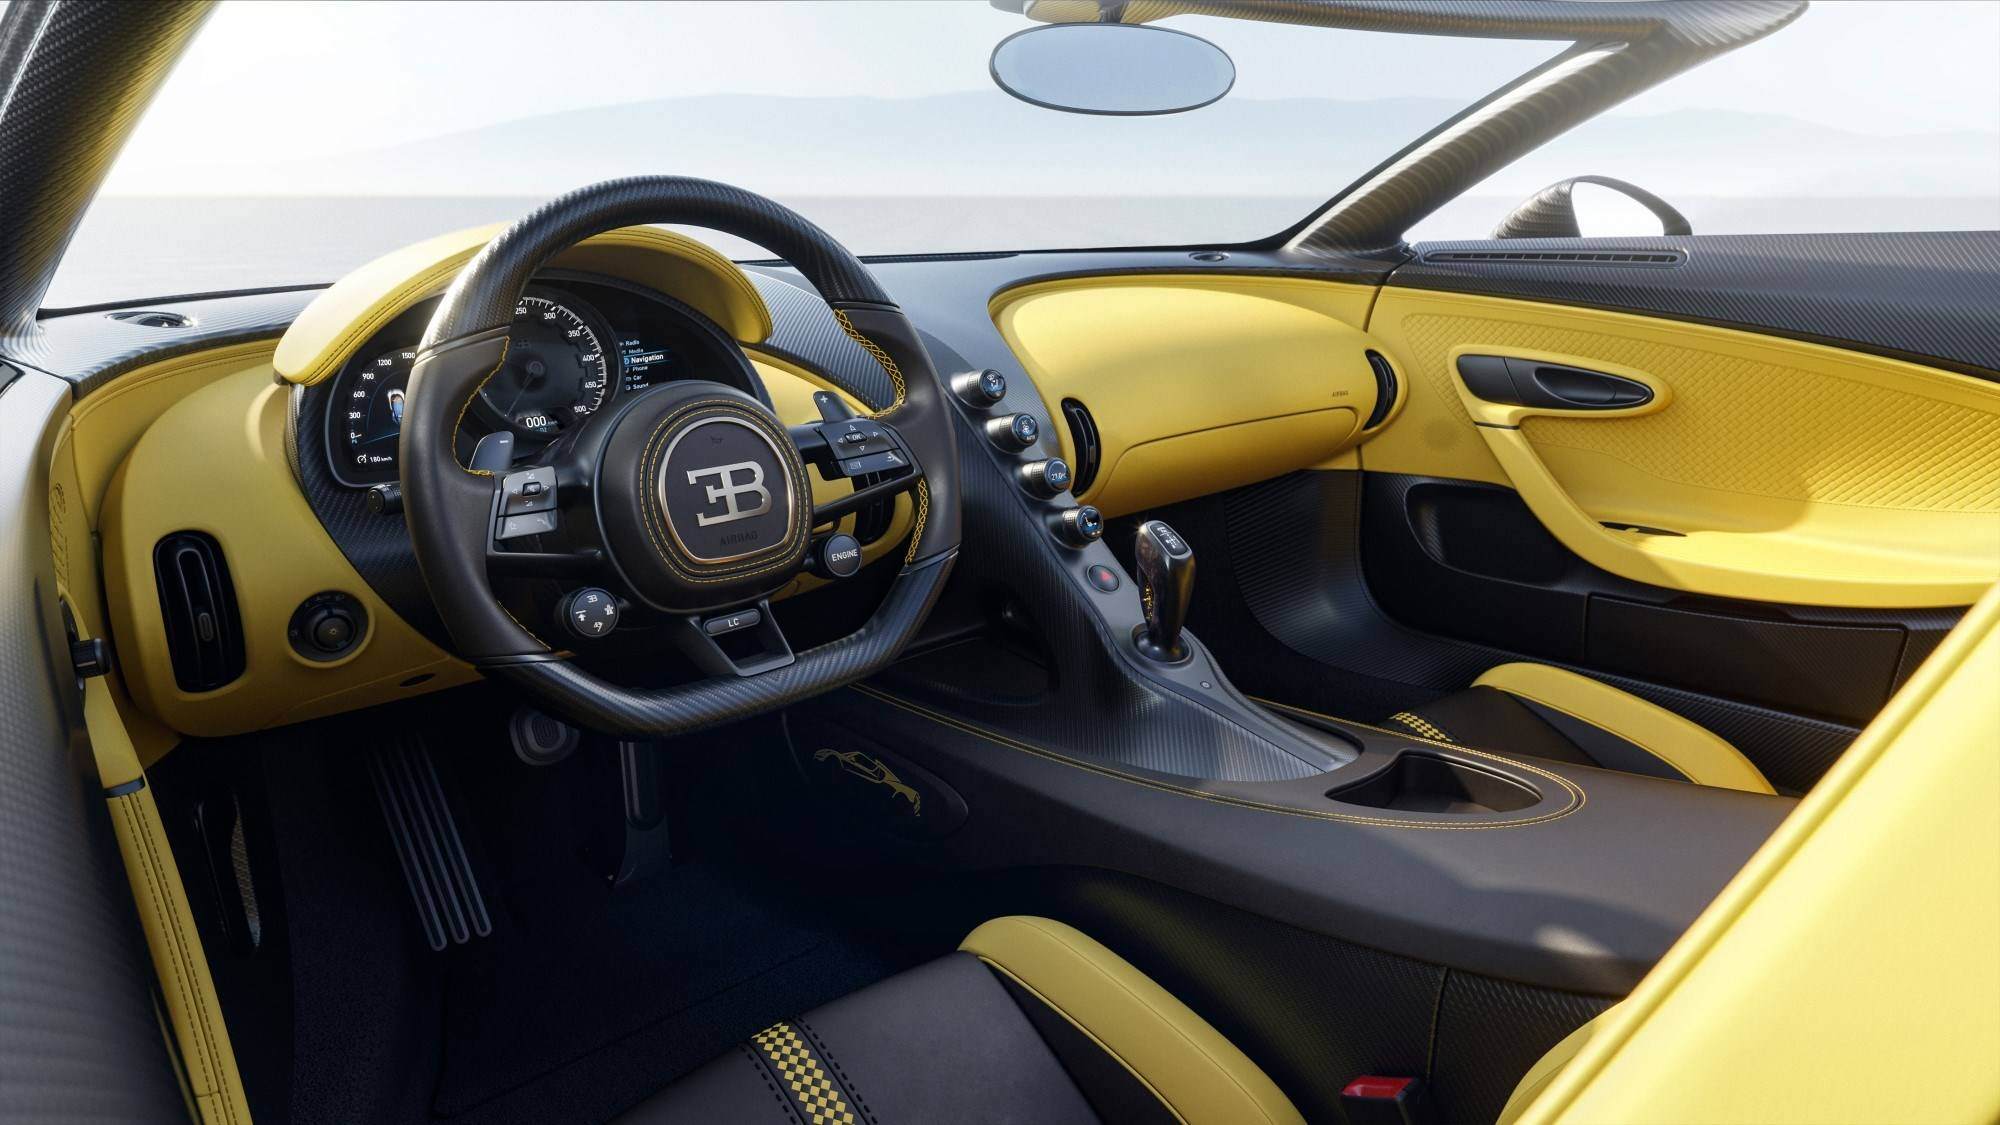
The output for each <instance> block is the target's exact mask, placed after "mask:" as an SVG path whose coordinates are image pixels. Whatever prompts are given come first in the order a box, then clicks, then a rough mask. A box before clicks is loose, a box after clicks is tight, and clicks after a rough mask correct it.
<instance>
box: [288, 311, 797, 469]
mask: <svg viewBox="0 0 2000 1125" xmlns="http://www.w3.org/2000/svg"><path fill="white" fill-rule="evenodd" d="M437 304H438V300H437V299H436V298H433V299H431V300H427V301H423V302H421V303H419V304H417V305H416V306H414V307H412V308H411V309H409V310H408V311H407V312H405V313H403V314H402V315H400V316H398V317H397V318H396V319H395V320H394V321H392V322H390V323H389V324H388V325H387V326H386V327H384V328H383V329H382V330H381V331H379V332H377V333H376V334H375V335H374V336H372V337H370V338H369V340H368V341H367V342H366V343H364V344H363V345H362V346H360V347H359V348H357V349H355V352H354V355H353V356H352V357H350V358H349V359H348V360H347V362H346V363H345V364H344V365H343V366H342V367H341V369H340V371H339V373H338V374H337V375H335V377H334V378H333V380H332V385H331V387H330V388H329V391H328V393H327V394H326V395H325V397H324V400H323V402H324V406H323V410H324V413H325V417H324V420H323V432H324V434H325V449H326V457H327V468H328V470H329V471H330V472H331V473H332V475H333V478H334V480H335V481H337V482H338V483H340V484H342V485H346V486H348V487H352V488H367V487H371V486H373V485H377V484H386V483H388V482H390V481H394V480H395V479H396V477H397V472H398V469H399V466H398V464H397V449H398V444H399V439H400V437H401V435H402V424H403V406H404V402H405V400H406V398H407V396H408V393H409V384H410V369H411V367H412V365H413V364H414V363H415V361H416V357H417V345H418V342H419V340H420V339H421V338H422V336H423V333H424V329H425V327H426V326H428V324H429V323H430V318H431V315H432V314H433V313H434V312H435V311H436V309H437ZM682 379H708V380H713V381H716V382H720V383H726V384H728V385H730V386H733V387H736V388H737V389H739V390H743V391H746V392H748V393H750V394H752V395H755V396H757V397H758V398H760V399H761V398H765V397H766V396H765V394H764V392H763V390H762V389H761V387H760V386H759V383H758V380H757V379H756V377H755V375H754V374H753V372H752V369H751V367H750V365H749V363H748V361H746V360H745V359H744V357H743V353H742V351H741V349H740V348H738V347H737V346H736V344H735V342H734V341H732V340H730V339H729V337H728V336H727V335H725V334H724V333H723V331H722V330H721V329H720V328H719V327H717V326H716V325H715V324H714V323H713V322H712V321H710V320H708V319H707V318H706V317H704V316H702V315H701V314H700V313H698V312H696V311H695V310H693V309H691V308H689V307H687V306H686V305H684V304H682V303H680V302H679V301H676V300H674V299H672V298H670V297H666V296H664V295H662V294H659V293H655V292H653V291H651V290H648V289H644V288H642V287H640V286H637V285H632V284H629V283H625V282H620V281H616V280H613V279H610V278H602V277H591V276H585V275H579V274H571V273H564V272H549V273H544V274H542V275H538V276H537V278H536V280H535V282H534V284H532V285H530V286H529V287H528V289H527V291H526V292H525V293H524V294H523V296H522V298H521V300H520V301H519V302H517V303H516V305H515V307H514V325H513V331H512V336H511V342H510V343H509V345H508V348H507V356H506V359H505V360H504V361H503V362H502V364H501V366H500V368H499V369H498V370H496V371H495V372H494V373H493V375H492V377H491V378H489V379H488V380H487V381H486V383H485V384H484V385H483V386H482V387H481V388H480V390H479V392H478V394H476V395H474V396H473V399H472V402H471V403H470V404H469V405H468V407H467V410H466V412H465V420H464V423H463V426H462V429H461V431H460V434H459V442H460V446H461V448H460V449H459V454H460V457H461V459H469V458H470V455H471V451H472V449H473V447H474V446H476V445H477V443H478V442H479V441H480V439H482V438H484V437H485V436H486V435H488V434H494V433H503V432H504V433H508V434H511V435H512V437H513V439H514V456H515V459H517V460H525V459H529V458H532V457H533V456H535V455H536V454H538V453H540V452H541V451H542V450H543V449H546V448H547V447H548V446H549V445H551V444H552V443H555V442H557V441H560V440H562V439H563V437H564V436H565V435H567V434H569V433H571V432H573V431H574V430H575V429H576V428H577V426H579V425H580V424H581V423H582V422H583V421H584V420H585V419H587V418H589V417H590V416H591V415H593V414H596V413H598V412H600V411H602V410H605V409H607V408H608V407H610V406H611V405H613V404H614V403H615V402H616V400H617V399H618V397H619V396H620V395H625V394H631V393H633V392H636V391H641V390H645V389H646V388H648V387H653V386H657V385H659V384H662V383H668V382H674V381H677V380H682ZM315 397H317V396H315Z"/></svg>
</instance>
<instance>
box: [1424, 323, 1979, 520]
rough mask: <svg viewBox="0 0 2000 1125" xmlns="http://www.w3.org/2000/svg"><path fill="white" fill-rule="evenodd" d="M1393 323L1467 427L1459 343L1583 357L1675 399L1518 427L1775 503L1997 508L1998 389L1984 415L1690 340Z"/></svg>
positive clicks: (1912, 391)
mask: <svg viewBox="0 0 2000 1125" xmlns="http://www.w3.org/2000/svg"><path fill="white" fill-rule="evenodd" d="M1403 324H1404V327H1405V330H1406V332H1407V343H1408V349H1407V351H1406V352H1405V353H1404V354H1403V355H1402V356H1401V357H1400V358H1402V359H1403V361H1404V363H1405V365H1406V366H1407V367H1408V369H1409V370H1411V371H1412V372H1414V373H1416V374H1417V375H1418V376H1419V377H1420V378H1421V379H1423V381H1424V385H1425V393H1426V394H1428V395H1431V396H1434V398H1435V400H1436V401H1438V402H1440V403H1444V404H1448V409H1449V411H1450V412H1451V414H1452V415H1453V416H1454V417H1456V418H1458V419H1459V420H1460V421H1462V422H1464V423H1466V424H1468V425H1469V424H1470V423H1471V417H1470V416H1469V415H1468V414H1467V413H1466V411H1465V407H1464V405H1463V403H1462V402H1461V401H1460V399H1459V395H1458V392H1457V389H1456V376H1455V375H1454V373H1453V372H1452V370H1451V366H1450V364H1449V362H1448V357H1449V353H1450V351H1451V349H1453V348H1454V347H1458V346H1462V345H1465V344H1469V343H1479V344H1491V345H1494V346H1496V347H1510V348H1519V349H1524V350H1533V351H1542V352H1555V353H1561V354H1565V355H1577V356H1585V357H1591V358H1594V359H1599V360H1602V361H1604V362H1606V363H1615V364H1620V365H1625V366H1629V367H1633V368H1637V369H1640V370H1643V371H1646V372H1647V373H1648V374H1652V375H1656V376H1658V377H1660V378H1661V379H1663V380H1665V381H1666V382H1667V383H1668V385H1670V386H1671V387H1672V388H1673V391H1674V401H1673V403H1672V405H1671V406H1669V407H1668V408H1667V409H1665V410H1662V411H1660V412H1658V413H1655V414H1649V415H1644V416H1642V417H1636V418H1621V419H1597V418H1529V419H1527V420H1525V421H1524V423H1523V426H1522V432H1523V433H1525V434H1526V435H1527V436H1528V438H1529V440H1530V441H1531V442H1533V443H1534V444H1535V445H1536V446H1538V447H1540V446H1560V447H1566V448H1573V449H1581V450H1588V451H1592V452H1596V453H1601V454H1604V455H1607V456H1610V457H1615V458H1617V459H1618V460H1620V461H1623V462H1626V463H1627V464H1630V465H1632V466H1633V467H1635V468H1638V469H1640V470H1642V471H1644V472H1646V473H1648V474H1650V475H1652V476H1654V477H1658V478H1660V479H1663V480H1668V481H1674V482H1677V483H1681V484H1689V485H1696V486H1699V487H1704V488H1715V489H1725V490H1728V491H1731V492H1743V493H1750V494H1753V495H1758V496H1769V497H1773V498H1777V499H1784V500H1811V501H1817V502H1821V503H1830V504H1847V505H1857V506H1862V507H1879V508H1903V509H1911V510H1921V511H1983V512H1990V511H2000V395H1995V396H1994V406H1993V408H1992V409H1987V410H1981V409H1977V408H1976V407H1973V406H1969V405H1963V404H1960V403H1956V402H1950V401H1944V400H1941V399H1939V398H1936V397H1932V396H1929V395H1925V394H1921V393H1918V391H1919V390H1920V389H1921V387H1922V380H1921V379H1920V378H1897V379H1893V380H1891V379H1888V378H1884V379H1882V380H1870V381H1863V380H1861V379H1859V378H1855V377H1853V376H1854V374H1855V373H1854V372H1849V371H1845V370H1834V369H1827V370H1809V369H1807V368H1806V367H1804V366H1801V365H1795V364H1786V363H1778V362H1766V361H1760V360H1756V359H1751V358H1746V357H1744V356H1740V355H1730V354H1725V353H1723V352H1720V351H1715V350H1710V349H1707V348H1703V347H1700V346H1698V345H1695V344H1693V343H1690V344H1689V345H1687V346H1676V345H1671V344H1661V343H1657V342H1654V341H1650V340H1641V339H1635V338H1632V337H1627V336H1620V335H1614V334H1611V333H1609V332H1589V331H1580V330H1576V329H1570V328H1559V327H1555V326H1551V325H1544V324H1535V323H1526V322H1523V321H1517V320H1503V319H1498V318H1486V317H1475V316H1437V315H1416V316H1410V317H1407V318H1405V320H1404V321H1403ZM1857 362H1862V363H1865V362H1868V361H1859V360H1858V361H1857ZM1938 381H1939V382H1944V381H1949V382H1953V383H1956V382H1958V380H1957V379H1955V378H1952V377H1950V376H1940V377H1938ZM1892 383H1894V384H1900V385H1891V384H1892Z"/></svg>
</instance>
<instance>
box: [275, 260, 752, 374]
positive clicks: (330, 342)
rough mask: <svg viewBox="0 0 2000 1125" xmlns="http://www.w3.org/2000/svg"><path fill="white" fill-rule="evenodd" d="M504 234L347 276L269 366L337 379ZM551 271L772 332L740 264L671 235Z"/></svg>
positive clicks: (734, 325)
mask: <svg viewBox="0 0 2000 1125" xmlns="http://www.w3.org/2000/svg"><path fill="white" fill-rule="evenodd" d="M504 229H506V228H505V226H504V225H503V224H497V223H496V224H494V225H492V226H485V227H473V228H471V229H469V230H461V231H454V232H452V233H451V234H443V235H439V236H438V237H436V238H431V239H426V240H425V241H423V242H419V243H416V244H414V245H411V246H405V247H403V248H402V249H400V250H394V251H391V252H389V253H387V254H384V255H383V256H381V257H380V258H377V259H375V260H374V261H372V262H369V263H368V264H367V265H364V266H362V267H361V268H359V269H357V270H355V271H354V272H353V273H350V274H348V275H347V276H346V277H343V278H341V279H340V280H339V281H337V282H335V283H334V284H333V285H332V286H331V287H329V288H328V289H327V290H326V292H324V293H321V294H320V295H319V296H318V297H316V298H314V300H313V302H312V304H310V305H307V306H306V308H305V311H304V312H302V313H300V314H299V318H298V319H297V320H295V321H293V322H292V325H291V327H290V328H288V329H287V330H286V331H285V335H284V338H283V339H282V340H280V341H278V351H277V354H276V355H275V356H274V357H272V366H274V367H275V368H276V369H277V372H278V374H279V375H281V376H283V377H284V378H285V379H286V380H288V381H290V382H293V383H301V384H312V383H317V382H319V381H320V380H321V379H325V378H327V377H329V376H331V375H333V374H334V373H335V372H337V371H339V370H340V365H341V364H343V363H345V362H347V357H348V356H349V355H351V354H353V352H354V349H355V348H357V347H359V346H360V345H361V343H362V342H363V341H365V340H367V339H368V337H370V336H372V335H374V334H375V332H376V331H377V330H379V329H380V328H381V327H382V326H383V325H385V324H388V323H389V322H390V321H392V320H394V319H396V317H397V315H398V314H400V313H403V312H405V311H407V310H409V309H410V308H411V307H412V306H413V305H415V304H416V303H417V302H419V301H422V300H424V299H425V298H428V297H434V296H436V295H437V294H439V293H442V292H443V291H444V289H445V286H446V285H448V284H450V282H451V279H452V278H453V277H456V276H457V275H458V271H459V270H460V269H461V268H462V267H463V266H464V265H465V263H467V262H469V261H471V260H472V257H473V255H475V254H477V253H479V250H480V248H481V247H483V246H485V245H486V244H487V243H488V242H490V241H492V240H493V237H494V236H495V235H497V234H499V233H500V232H501V231H502V230H504ZM548 267H549V268H554V269H574V270H583V271H585V272H589V273H601V274H608V275H610V276H613V277H621V278H624V279H625V280H627V281H633V282H637V283H639V284H641V285H644V286H647V287H648V288H651V289H655V290H658V291H659V292H662V293H671V294H673V295H674V296H675V297H677V298H679V299H680V300H682V301H685V302H687V303H688V304H689V305H692V306H693V307H694V308H695V309H697V310H699V311H700V312H701V313H702V314H704V315H705V316H707V317H708V318H709V319H710V320H713V321H715V322H716V323H717V324H719V325H721V326H722V328H723V330H724V331H726V332H728V333H729V334H730V335H731V336H734V337H735V338H736V339H737V340H738V341H740V342H742V343H745V344H755V343H758V342H760V341H762V340H763V339H764V338H765V337H767V336H769V335H770V334H771V310H770V309H769V308H767V307H765V305H764V298H763V296H762V295H761V294H759V293H758V292H757V287H756V286H754V285H752V284H751V283H750V279H749V277H747V276H745V274H744V273H743V271H742V270H741V269H739V268H738V267H737V265H736V263H734V262H732V261H730V260H729V259H727V258H725V257H723V256H722V255H721V254H719V253H717V252H716V251H715V250H714V249H712V248H710V247H709V246H707V245H706V244H704V243H701V242H697V241H695V240H694V239H692V238H689V237H687V236H686V235H682V234H676V233H674V232H673V231H669V230H662V229H660V228H658V227H626V228H624V229H622V230H614V231H607V232H606V233H604V234H600V235H596V236H594V237H591V238H588V239H585V240H584V241H582V242H579V243H577V244H576V245H575V246H572V247H570V248H569V249H567V250H564V251H563V252H562V253H560V254H557V255H556V256H555V257H553V258H551V259H550V260H549V262H548Z"/></svg>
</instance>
